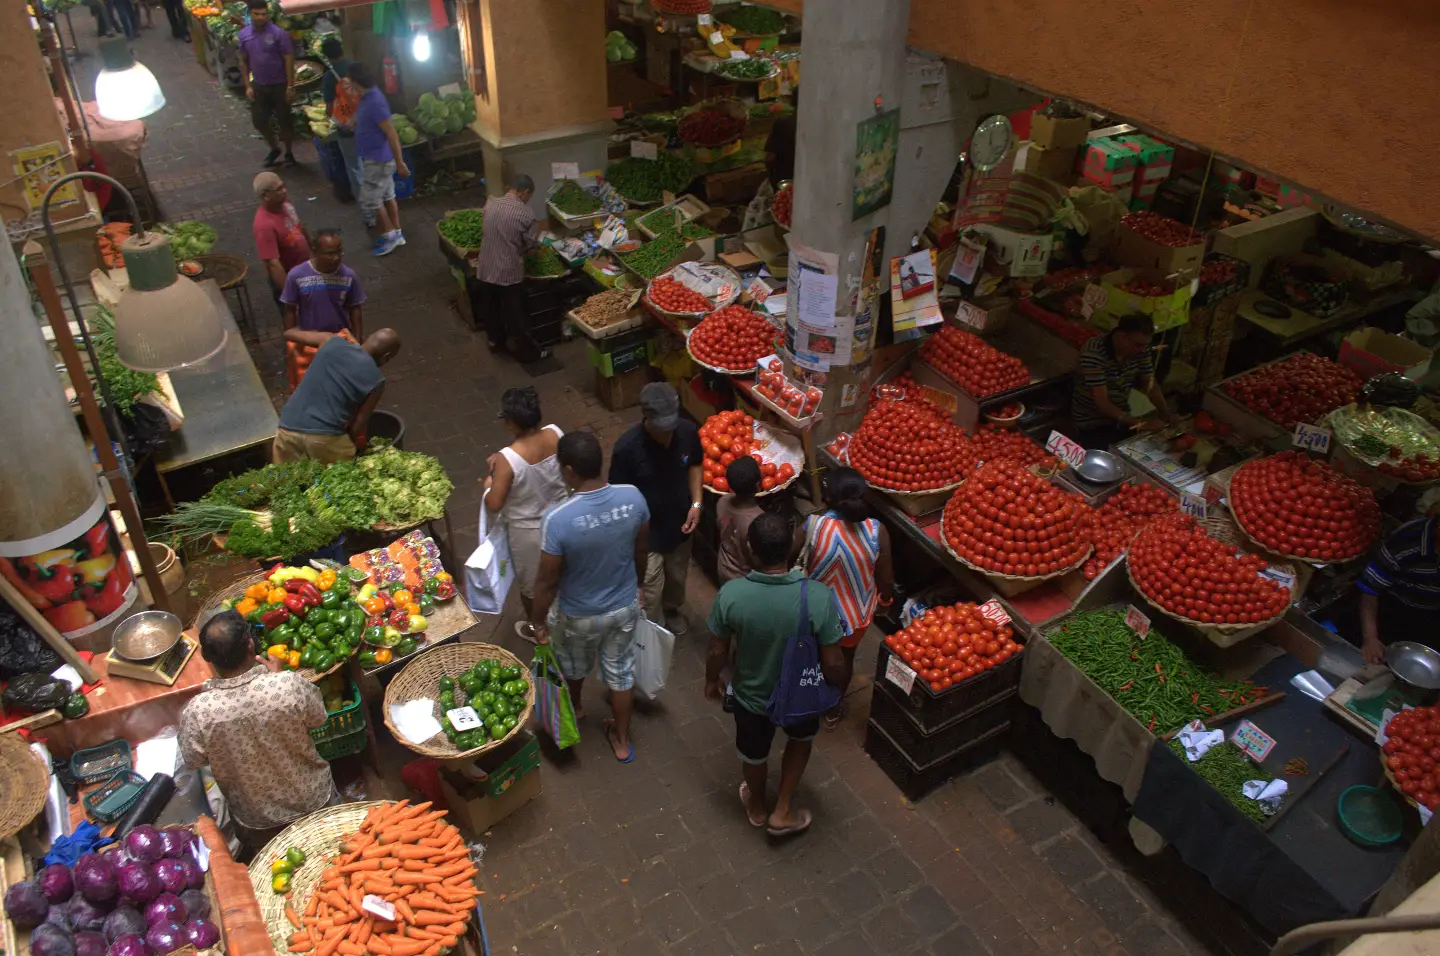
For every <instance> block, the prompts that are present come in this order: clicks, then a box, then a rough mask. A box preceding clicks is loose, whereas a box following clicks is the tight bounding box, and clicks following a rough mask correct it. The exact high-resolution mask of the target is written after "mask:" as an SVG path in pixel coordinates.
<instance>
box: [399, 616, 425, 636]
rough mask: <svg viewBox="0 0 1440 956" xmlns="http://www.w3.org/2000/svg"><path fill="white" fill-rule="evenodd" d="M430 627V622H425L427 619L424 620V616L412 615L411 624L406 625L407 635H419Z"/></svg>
mask: <svg viewBox="0 0 1440 956" xmlns="http://www.w3.org/2000/svg"><path fill="white" fill-rule="evenodd" d="M429 626H430V622H429V621H427V620H425V618H424V617H423V616H422V615H419V614H412V615H410V621H409V623H408V624H406V625H405V633H406V634H419V633H421V632H423V631H424V630H425V628H427V627H429Z"/></svg>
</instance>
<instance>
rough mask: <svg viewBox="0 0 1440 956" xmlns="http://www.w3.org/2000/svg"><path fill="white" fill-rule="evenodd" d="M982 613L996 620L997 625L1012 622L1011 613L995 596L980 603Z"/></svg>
mask: <svg viewBox="0 0 1440 956" xmlns="http://www.w3.org/2000/svg"><path fill="white" fill-rule="evenodd" d="M980 613H981V614H982V615H984V616H985V617H986V618H988V619H989V620H992V621H994V622H995V623H996V625H1000V624H1009V623H1010V615H1009V614H1007V613H1006V612H1005V608H1004V606H1003V605H1001V603H1000V602H999V601H997V600H995V599H994V598H991V599H990V600H988V601H986V602H985V603H984V604H982V605H980Z"/></svg>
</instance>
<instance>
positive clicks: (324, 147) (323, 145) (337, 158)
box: [310, 136, 350, 189]
mask: <svg viewBox="0 0 1440 956" xmlns="http://www.w3.org/2000/svg"><path fill="white" fill-rule="evenodd" d="M310 138H311V140H312V141H313V142H314V143H315V152H316V153H318V154H319V156H320V171H321V172H322V173H324V174H325V178H326V179H328V180H330V182H332V183H334V184H335V185H337V186H338V185H340V184H341V183H344V184H345V188H346V189H349V188H350V174H349V173H348V172H346V171H345V155H344V154H343V153H341V152H340V144H339V143H337V142H335V140H333V139H330V140H325V139H321V138H320V137H318V136H312V137H310Z"/></svg>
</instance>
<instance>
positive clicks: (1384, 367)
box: [1340, 327, 1434, 382]
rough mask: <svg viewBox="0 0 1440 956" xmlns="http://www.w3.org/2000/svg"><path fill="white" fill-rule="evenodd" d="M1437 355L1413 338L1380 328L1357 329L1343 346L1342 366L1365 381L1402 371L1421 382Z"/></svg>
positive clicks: (1341, 347)
mask: <svg viewBox="0 0 1440 956" xmlns="http://www.w3.org/2000/svg"><path fill="white" fill-rule="evenodd" d="M1433 355H1434V353H1433V352H1432V351H1431V350H1430V349H1427V348H1425V347H1424V346H1421V345H1417V344H1415V343H1414V342H1412V341H1410V340H1409V339H1402V338H1401V337H1400V336H1398V335H1391V334H1390V333H1389V332H1382V331H1380V330H1379V329H1376V328H1369V327H1367V328H1363V329H1357V330H1355V331H1354V332H1351V333H1350V334H1349V335H1347V336H1345V340H1344V341H1343V342H1341V343H1340V364H1341V365H1348V366H1350V367H1351V368H1353V369H1354V370H1355V371H1357V372H1359V373H1360V374H1361V375H1362V376H1364V377H1365V378H1370V377H1371V376H1374V375H1383V374H1384V373H1386V372H1399V373H1400V374H1401V375H1404V376H1405V377H1406V378H1408V379H1410V380H1411V381H1413V382H1418V381H1420V380H1421V379H1423V378H1424V377H1425V374H1426V373H1427V372H1429V371H1430V360H1431V358H1432V357H1433Z"/></svg>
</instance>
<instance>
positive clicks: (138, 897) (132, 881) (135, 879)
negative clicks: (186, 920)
mask: <svg viewBox="0 0 1440 956" xmlns="http://www.w3.org/2000/svg"><path fill="white" fill-rule="evenodd" d="M164 889H165V887H163V886H161V885H160V880H159V878H158V877H156V876H155V871H154V870H152V869H151V868H150V867H149V866H148V865H146V864H144V863H134V862H132V863H122V864H120V895H121V896H122V897H124V898H125V900H126V901H128V902H130V903H148V902H150V901H151V900H153V899H154V898H155V897H157V896H159V895H160V893H161V892H162V891H163V890H164Z"/></svg>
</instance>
